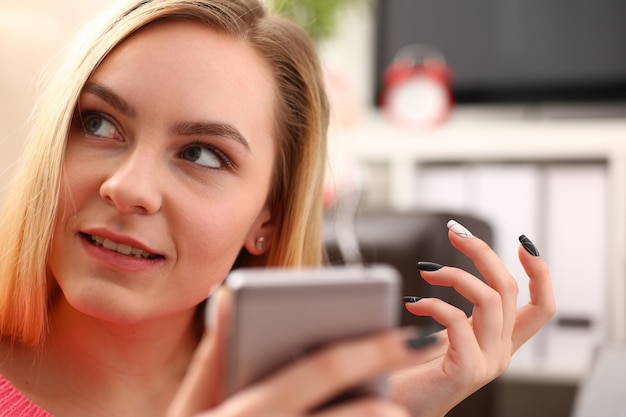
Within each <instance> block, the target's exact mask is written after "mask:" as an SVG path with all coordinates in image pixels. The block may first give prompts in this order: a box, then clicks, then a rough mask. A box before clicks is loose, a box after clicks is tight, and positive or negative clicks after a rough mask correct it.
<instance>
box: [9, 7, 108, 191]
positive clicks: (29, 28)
mask: <svg viewBox="0 0 626 417" xmlns="http://www.w3.org/2000/svg"><path fill="white" fill-rule="evenodd" d="M110 3H111V1H110V0H109V1H106V0H54V1H50V0H22V1H18V0H2V1H1V2H0V57H2V58H1V59H0V193H1V192H2V190H3V189H4V186H5V185H6V182H7V180H8V178H9V177H10V175H11V173H12V167H13V164H14V162H15V160H16V158H17V156H18V154H19V151H20V149H21V147H22V143H23V138H24V135H25V133H26V129H25V124H26V120H27V118H28V115H29V114H30V111H31V109H32V107H33V104H34V101H35V98H36V97H37V85H36V82H35V80H36V77H37V75H38V74H39V73H40V72H41V70H42V69H43V67H44V66H45V64H46V62H48V61H49V60H50V58H51V57H52V56H53V55H54V54H55V53H56V52H57V51H58V50H59V49H60V48H61V47H62V46H63V45H64V44H65V43H66V42H67V40H68V39H69V38H70V36H71V34H72V33H74V32H75V31H76V30H77V29H78V28H79V27H80V26H81V24H82V23H83V22H85V21H86V20H88V19H89V18H91V17H93V16H94V15H95V14H96V13H97V12H98V11H100V10H102V9H103V8H104V7H105V6H106V5H108V4H110ZM0 196H1V194H0Z"/></svg>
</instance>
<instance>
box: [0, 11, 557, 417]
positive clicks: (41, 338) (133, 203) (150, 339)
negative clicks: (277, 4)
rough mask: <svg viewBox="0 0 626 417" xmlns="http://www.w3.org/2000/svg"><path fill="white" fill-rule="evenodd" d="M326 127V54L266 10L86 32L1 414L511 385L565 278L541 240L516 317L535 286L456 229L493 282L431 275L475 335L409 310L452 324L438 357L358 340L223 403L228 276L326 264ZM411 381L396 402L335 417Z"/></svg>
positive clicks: (12, 309) (291, 406)
mask: <svg viewBox="0 0 626 417" xmlns="http://www.w3.org/2000/svg"><path fill="white" fill-rule="evenodd" d="M327 124H328V105H327V101H326V96H325V92H324V84H323V79H322V76H321V73H320V67H319V62H318V60H317V57H316V54H315V48H314V46H313V45H312V43H311V42H310V40H309V39H308V38H307V36H306V35H305V34H304V33H303V31H302V30H301V29H299V28H298V27H297V26H296V25H294V24H292V23H290V22H289V21H286V20H284V19H281V18H279V17H275V16H271V15H268V14H267V13H266V12H265V10H264V8H263V7H262V5H261V4H259V3H257V2H256V1H255V0H235V1H233V0H204V1H199V0H194V1H192V0H152V1H136V0H135V1H131V2H130V3H127V4H124V5H121V6H120V7H119V8H116V9H112V10H111V12H110V13H108V14H105V15H103V18H102V19H101V20H99V21H97V22H95V23H92V24H90V25H88V26H87V30H86V31H85V32H84V33H83V34H81V36H79V37H78V38H77V41H76V43H75V44H73V45H72V46H71V47H70V48H69V49H68V50H67V51H66V54H65V55H64V57H63V58H62V60H61V61H60V65H59V68H58V71H56V72H55V73H54V74H53V75H52V77H51V78H50V79H49V80H48V83H47V86H46V89H45V91H44V93H43V94H42V97H41V100H40V102H39V105H38V107H37V108H36V112H35V117H34V120H33V126H32V131H31V134H30V137H29V141H28V145H27V148H26V149H25V151H24V158H23V161H22V164H21V168H20V170H19V171H18V173H17V177H16V180H15V183H14V186H13V188H12V191H11V193H10V194H9V195H7V197H6V202H7V203H6V205H5V210H4V212H3V213H2V216H1V218H0V222H1V223H0V234H1V235H2V237H3V239H2V244H1V246H0V334H1V335H2V339H1V341H0V410H2V411H0V416H3V415H4V416H13V415H20V416H49V415H55V416H86V415H89V416H129V415H132V416H143V415H146V416H147V415H149V416H155V415H168V416H172V417H174V416H176V417H182V416H192V415H197V414H199V413H207V415H211V416H251V415H255V416H264V415H272V416H296V415H297V416H300V415H313V414H314V413H317V415H323V416H343V415H367V414H368V413H379V414H381V415H409V414H412V415H415V416H438V415H443V414H445V412H447V411H448V410H449V409H451V408H452V407H453V406H454V405H455V404H457V403H458V402H459V401H460V400H462V399H463V398H464V397H466V396H467V395H469V394H470V393H471V392H473V391H475V390H476V389H478V388H479V387H480V386H482V385H484V384H485V383H487V382H488V381H490V380H492V379H493V378H495V377H496V376H498V375H499V374H500V373H501V372H503V371H504V369H505V368H506V365H507V364H508V361H509V358H510V356H511V355H512V353H513V352H514V351H515V350H516V349H517V348H518V347H519V346H520V345H521V344H522V343H524V342H525V341H526V340H527V339H528V338H530V337H531V336H532V335H533V334H534V333H535V332H536V331H537V330H538V329H539V328H540V327H541V326H542V325H543V324H544V323H545V322H546V321H547V320H548V319H549V317H550V315H551V314H552V313H553V310H554V302H553V299H552V291H551V287H550V279H549V273H548V271H547V269H546V267H545V264H544V263H543V261H542V260H541V258H540V257H538V256H536V255H538V254H537V253H536V251H535V250H534V247H533V245H532V243H530V241H526V240H524V242H523V243H524V245H523V246H521V247H520V248H521V249H520V260H521V262H522V263H523V265H524V266H525V268H526V270H527V272H528V275H529V276H530V278H531V281H530V290H531V298H532V299H531V302H530V304H528V305H527V306H525V307H524V308H522V309H521V310H517V307H516V305H517V300H516V297H517V289H516V286H515V280H514V279H513V278H512V277H511V276H510V274H509V273H508V272H507V271H506V269H505V268H504V267H503V266H502V264H501V262H500V261H499V260H498V258H497V256H496V255H495V254H494V253H493V252H492V251H491V250H490V249H489V248H488V247H487V246H486V245H485V244H484V243H483V242H482V241H480V240H479V239H478V238H476V237H473V236H472V235H471V233H469V231H467V230H466V229H464V228H463V227H462V226H461V225H459V224H457V223H454V222H451V224H450V231H449V235H450V240H451V242H452V244H453V245H454V246H455V247H457V248H458V249H459V250H460V251H462V252H463V253H465V254H466V255H468V256H469V257H471V258H472V259H473V260H474V262H475V263H476V265H477V266H478V269H479V270H480V272H481V274H482V275H483V276H484V278H485V280H486V281H487V283H488V285H486V284H485V283H483V282H482V281H480V280H478V279H477V278H475V277H473V276H471V275H469V274H467V273H465V272H463V271H460V270H457V269H455V268H448V267H440V266H438V265H434V264H422V265H423V267H422V269H423V272H422V275H423V277H424V278H425V279H426V280H427V281H428V282H431V283H433V284H435V285H450V286H452V287H454V288H455V289H456V290H457V291H459V292H460V293H461V294H462V295H464V296H465V297H467V298H468V299H469V300H470V301H471V302H472V303H473V304H474V306H475V307H474V312H473V315H472V318H471V319H470V320H468V319H467V318H466V317H465V315H464V314H463V313H462V312H461V311H459V310H457V309H456V308H454V307H452V306H450V305H447V304H445V303H443V302H441V301H439V300H435V299H422V300H420V301H419V302H414V303H409V305H408V308H409V309H410V310H411V311H412V312H414V313H415V314H419V315H430V316H433V317H434V318H435V319H437V320H438V321H440V322H441V323H442V324H443V325H444V326H446V328H447V329H446V330H445V331H443V332H441V333H440V334H438V335H437V338H438V343H437V344H436V345H435V346H434V347H431V348H429V349H426V350H415V349H412V348H411V343H410V342H411V340H412V338H413V334H412V332H411V331H410V330H407V329H399V330H396V331H392V332H388V333H384V334H379V335H375V336H371V337H367V338H363V339H360V340H354V341H350V342H344V343H339V344H336V345H333V346H329V347H328V348H326V349H324V350H322V351H321V352H320V353H318V354H315V355H312V356H310V357H309V358H308V359H307V360H304V361H301V362H299V363H297V364H295V365H292V366H289V367H287V368H286V369H284V370H281V371H279V372H277V373H276V374H275V375H273V376H271V377H269V378H267V379H266V380H264V381H262V382H261V383H259V384H257V385H255V386H253V387H251V388H249V389H246V390H244V391H242V392H241V393H238V394H236V395H234V396H232V397H230V398H228V399H226V400H224V399H223V398H222V393H221V391H220V381H221V371H222V370H221V363H222V358H223V356H224V352H225V351H226V350H227V349H228V346H226V345H225V344H224V340H225V339H224V337H222V336H223V335H224V332H225V331H226V328H227V326H228V312H229V295H228V294H227V293H225V292H224V291H222V290H218V289H217V288H218V287H219V285H220V283H221V282H222V281H223V280H224V278H225V277H226V275H227V274H228V272H229V271H230V270H231V269H232V268H233V267H238V266H279V267H301V266H318V265H321V264H322V260H323V256H322V241H321V229H322V228H321V222H322V184H323V178H324V166H325V157H326V151H325V149H326V144H325V139H326V128H327ZM524 248H528V249H529V250H525V249H524ZM211 294H212V295H213V296H212V297H211V303H212V305H211V308H212V309H213V314H212V315H211V317H212V320H211V323H210V324H209V329H210V330H209V331H207V332H203V329H204V323H203V322H202V319H201V317H202V313H201V312H202V310H203V304H204V301H205V300H206V298H207V296H208V295H211ZM411 301H412V300H411ZM285 314H289V312H285ZM407 342H408V343H407ZM391 371H395V373H394V375H393V377H392V384H391V396H390V398H389V399H379V398H361V399H355V400H353V401H349V402H346V403H342V404H339V405H336V406H335V407H333V408H328V409H323V410H317V408H316V406H318V405H319V404H322V403H324V402H325V401H326V400H327V399H329V398H332V397H333V396H334V395H335V394H336V393H338V392H341V391H343V390H344V389H345V388H347V387H350V386H352V385H355V384H358V383H361V382H363V381H366V380H369V379H371V378H372V377H374V376H376V375H378V374H381V373H386V372H391ZM312 410H317V411H316V412H314V411H312ZM3 413H4V414H3Z"/></svg>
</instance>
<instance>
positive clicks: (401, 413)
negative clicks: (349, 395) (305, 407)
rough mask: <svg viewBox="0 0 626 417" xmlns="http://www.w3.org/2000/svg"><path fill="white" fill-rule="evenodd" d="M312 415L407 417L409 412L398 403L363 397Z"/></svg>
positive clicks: (328, 416)
mask: <svg viewBox="0 0 626 417" xmlns="http://www.w3.org/2000/svg"><path fill="white" fill-rule="evenodd" d="M313 416H314V417H354V416H385V417H409V412H408V410H406V409H405V408H403V407H400V406H399V405H398V404H394V403H392V402H390V401H385V400H382V399H380V398H364V399H360V400H356V401H350V402H346V403H342V404H340V405H337V406H334V407H329V408H324V409H323V410H321V411H320V412H318V413H315V414H313Z"/></svg>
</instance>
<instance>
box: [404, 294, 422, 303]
mask: <svg viewBox="0 0 626 417" xmlns="http://www.w3.org/2000/svg"><path fill="white" fill-rule="evenodd" d="M422 298H423V297H415V296H413V295H405V296H404V297H402V301H404V302H405V303H417V302H418V301H419V300H421V299H422Z"/></svg>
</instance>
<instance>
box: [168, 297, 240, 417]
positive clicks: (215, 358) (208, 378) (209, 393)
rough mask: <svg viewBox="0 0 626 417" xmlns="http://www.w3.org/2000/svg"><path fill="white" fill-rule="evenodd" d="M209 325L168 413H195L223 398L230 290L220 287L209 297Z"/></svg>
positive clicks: (180, 416)
mask: <svg viewBox="0 0 626 417" xmlns="http://www.w3.org/2000/svg"><path fill="white" fill-rule="evenodd" d="M209 303H210V305H209V312H210V317H209V322H210V326H209V329H207V331H206V332H205V334H204V336H203V337H202V340H201V341H200V344H199V345H198V347H197V349H196V352H195V353H194V356H193V358H192V360H191V363H190V365H189V370H188V372H187V375H186V376H185V378H184V380H183V382H182V384H181V387H180V389H179V390H178V393H177V394H176V397H175V398H174V401H173V402H172V405H171V406H170V408H169V411H168V414H167V416H168V417H189V416H195V415H197V414H198V413H199V412H200V411H202V410H207V409H209V408H211V407H214V406H215V405H217V404H218V403H219V402H220V401H221V399H222V390H221V386H222V376H223V363H224V360H223V358H224V355H225V352H226V334H227V330H228V323H229V318H230V294H229V293H228V290H226V289H225V288H219V289H218V290H216V291H215V293H214V294H213V295H212V296H211V298H210V300H209Z"/></svg>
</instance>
